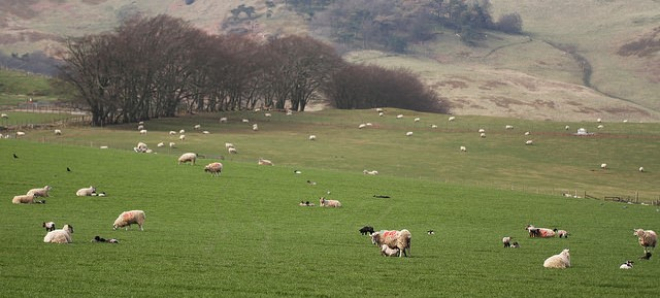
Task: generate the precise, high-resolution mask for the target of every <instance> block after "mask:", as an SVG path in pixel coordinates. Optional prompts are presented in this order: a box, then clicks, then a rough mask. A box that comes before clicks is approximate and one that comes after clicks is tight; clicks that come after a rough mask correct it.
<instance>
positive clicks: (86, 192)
mask: <svg viewBox="0 0 660 298" xmlns="http://www.w3.org/2000/svg"><path fill="white" fill-rule="evenodd" d="M95 192H96V188H95V187H94V186H90V187H86V188H81V189H79V190H78V191H76V196H78V197H88V196H91V195H92V194H93V193H95Z"/></svg>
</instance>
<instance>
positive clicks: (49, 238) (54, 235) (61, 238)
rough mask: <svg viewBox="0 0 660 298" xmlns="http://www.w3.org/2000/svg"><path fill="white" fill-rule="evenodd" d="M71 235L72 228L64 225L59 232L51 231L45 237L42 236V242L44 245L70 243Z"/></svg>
mask: <svg viewBox="0 0 660 298" xmlns="http://www.w3.org/2000/svg"><path fill="white" fill-rule="evenodd" d="M71 234H73V226H71V225H68V224H65V225H64V227H62V229H60V230H53V231H50V232H48V234H46V236H44V242H45V243H65V244H66V243H71V242H73V238H71Z"/></svg>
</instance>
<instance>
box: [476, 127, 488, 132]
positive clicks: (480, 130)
mask: <svg viewBox="0 0 660 298" xmlns="http://www.w3.org/2000/svg"><path fill="white" fill-rule="evenodd" d="M477 132H478V133H485V132H486V130H485V129H483V128H479V130H478V131H477Z"/></svg>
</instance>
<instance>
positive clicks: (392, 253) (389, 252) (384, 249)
mask: <svg viewBox="0 0 660 298" xmlns="http://www.w3.org/2000/svg"><path fill="white" fill-rule="evenodd" d="M400 253H401V251H400V250H399V248H397V247H395V248H390V247H389V246H387V244H381V245H380V254H381V255H383V256H386V257H398V256H399V255H400Z"/></svg>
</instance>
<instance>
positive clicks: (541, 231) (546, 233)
mask: <svg viewBox="0 0 660 298" xmlns="http://www.w3.org/2000/svg"><path fill="white" fill-rule="evenodd" d="M525 230H527V231H528V232H529V237H530V238H534V237H540V238H551V237H555V231H553V230H551V229H546V228H536V227H534V226H533V225H527V227H525Z"/></svg>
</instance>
